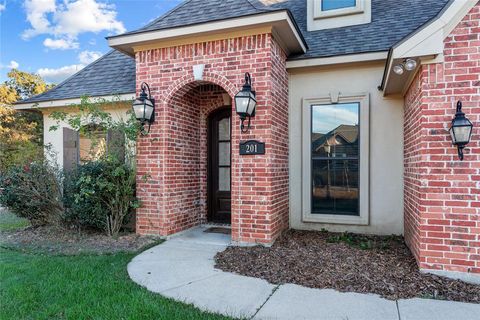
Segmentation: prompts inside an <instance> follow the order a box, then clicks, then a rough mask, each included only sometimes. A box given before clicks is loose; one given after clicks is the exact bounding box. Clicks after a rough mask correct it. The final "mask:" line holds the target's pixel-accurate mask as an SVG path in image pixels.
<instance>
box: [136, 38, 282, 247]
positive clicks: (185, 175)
mask: <svg viewBox="0 0 480 320" xmlns="http://www.w3.org/2000/svg"><path fill="white" fill-rule="evenodd" d="M285 61H286V56H285V54H284V52H283V51H282V49H281V48H280V46H279V45H278V44H277V43H276V42H275V40H274V39H273V37H272V35H271V34H269V33H267V34H259V35H254V36H246V37H240V38H235V39H225V40H215V41H209V42H203V43H196V44H189V45H182V46H177V47H170V48H161V49H152V50H146V51H142V52H138V53H137V54H136V68H137V86H139V85H140V83H142V82H144V81H145V82H147V83H148V84H149V85H150V88H151V89H152V94H153V96H154V98H155V99H156V101H157V107H156V121H155V123H154V124H153V126H152V128H151V133H150V135H148V136H147V137H140V138H139V141H138V146H137V167H138V177H137V194H138V196H139V198H140V200H141V201H142V207H141V208H140V209H139V210H138V212H137V232H139V233H141V234H159V235H170V234H172V233H176V232H179V231H182V230H185V229H188V228H190V227H192V226H195V225H197V224H199V223H202V222H204V221H205V216H204V211H205V209H204V207H203V208H202V199H205V195H204V193H205V190H206V188H205V173H204V170H205V165H204V159H205V156H204V155H202V148H199V147H196V146H198V145H199V143H201V142H202V139H204V138H202V137H205V130H206V126H203V127H202V125H200V124H201V122H202V121H203V120H202V119H205V117H206V116H208V115H207V114H206V112H204V111H201V110H199V108H200V107H199V106H200V105H201V104H202V101H205V96H204V94H205V92H202V91H201V90H197V89H198V88H199V86H205V85H209V84H210V85H216V86H218V87H220V88H221V89H223V90H224V92H225V93H227V94H228V95H229V96H230V97H232V98H233V96H234V95H235V94H236V93H237V92H238V91H239V90H240V89H241V87H242V84H243V79H244V73H245V72H250V74H251V75H252V80H253V87H254V89H255V90H256V92H257V101H258V105H257V113H256V116H255V118H254V119H252V129H251V130H250V131H249V132H248V133H247V134H244V133H241V132H240V120H239V118H238V116H237V115H236V113H235V106H232V177H231V179H232V186H231V189H232V190H231V193H232V203H231V204H232V239H233V240H234V241H238V242H249V243H271V242H272V241H273V240H274V239H275V238H276V237H277V236H278V235H279V234H280V232H281V231H282V230H284V229H285V228H287V227H288V74H287V71H286V64H285ZM200 64H203V65H204V67H205V69H204V73H203V79H202V80H195V79H194V78H193V70H192V69H193V66H195V65H200ZM202 99H203V100H202ZM202 108H207V109H208V108H209V106H205V107H202ZM207 109H205V110H207ZM211 109H213V108H211ZM211 109H208V110H211ZM202 110H204V109H202ZM249 139H256V140H260V141H263V142H265V144H266V154H265V155H255V156H239V143H240V141H244V140H249ZM197 140H198V141H197Z"/></svg>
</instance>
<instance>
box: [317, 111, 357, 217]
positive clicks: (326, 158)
mask: <svg viewBox="0 0 480 320" xmlns="http://www.w3.org/2000/svg"><path fill="white" fill-rule="evenodd" d="M359 107H360V104H359V103H343V104H332V105H313V106H312V118H311V119H312V133H311V134H312V136H311V139H312V140H311V143H312V213H313V214H339V215H359V201H358V199H359V198H358V195H359V192H358V187H359V151H360V149H359V146H360V145H359V124H358V119H359Z"/></svg>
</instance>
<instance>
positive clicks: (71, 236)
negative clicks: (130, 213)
mask: <svg viewBox="0 0 480 320" xmlns="http://www.w3.org/2000/svg"><path fill="white" fill-rule="evenodd" d="M158 242H159V239H158V238H155V237H145V236H139V235H136V234H134V233H123V234H120V235H119V236H118V237H117V238H111V237H108V236H106V235H105V234H103V233H101V232H98V231H94V230H82V231H78V230H74V229H68V228H65V227H62V226H44V227H37V228H34V227H28V228H25V229H23V230H18V231H13V232H12V231H10V232H6V231H4V232H0V247H4V248H10V249H17V250H22V251H26V252H34V253H35V252H36V253H43V252H44V253H49V254H60V255H76V254H82V253H85V254H111V253H118V252H137V251H139V250H141V249H143V248H146V247H149V246H152V245H154V244H156V243H158Z"/></svg>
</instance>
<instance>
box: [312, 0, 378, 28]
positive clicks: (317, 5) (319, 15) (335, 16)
mask: <svg viewBox="0 0 480 320" xmlns="http://www.w3.org/2000/svg"><path fill="white" fill-rule="evenodd" d="M306 1H307V30H308V31H315V30H325V29H333V28H342V27H347V26H356V25H360V24H366V23H370V22H372V1H371V0H357V3H356V6H355V7H352V8H341V9H335V10H327V11H322V7H321V5H322V2H321V1H322V0H306Z"/></svg>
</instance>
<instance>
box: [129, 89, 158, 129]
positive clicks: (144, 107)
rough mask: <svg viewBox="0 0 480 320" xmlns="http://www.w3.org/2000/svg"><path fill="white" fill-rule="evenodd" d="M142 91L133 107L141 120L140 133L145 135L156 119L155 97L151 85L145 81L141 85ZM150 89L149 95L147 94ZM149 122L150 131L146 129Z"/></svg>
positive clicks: (136, 115)
mask: <svg viewBox="0 0 480 320" xmlns="http://www.w3.org/2000/svg"><path fill="white" fill-rule="evenodd" d="M140 89H141V90H142V92H141V93H140V96H139V97H138V98H137V99H135V101H134V102H133V105H132V108H133V112H134V113H135V118H137V120H138V121H140V125H141V130H140V133H141V134H142V135H143V136H144V135H147V134H148V133H149V132H150V126H151V125H152V123H153V121H155V99H152V96H151V94H150V87H149V86H148V84H146V83H145V82H143V83H142V84H141V85H140ZM147 90H148V95H147ZM146 123H148V131H145V124H146Z"/></svg>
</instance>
